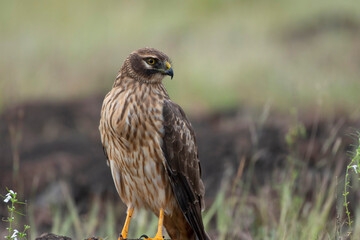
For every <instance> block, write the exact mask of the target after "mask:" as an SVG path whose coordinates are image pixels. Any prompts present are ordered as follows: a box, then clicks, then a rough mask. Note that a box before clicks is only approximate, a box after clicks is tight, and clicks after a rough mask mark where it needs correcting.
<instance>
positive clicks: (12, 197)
mask: <svg viewBox="0 0 360 240" xmlns="http://www.w3.org/2000/svg"><path fill="white" fill-rule="evenodd" d="M7 191H8V193H7V194H6V195H5V197H4V196H1V195H0V196H1V197H3V198H4V202H5V203H6V204H8V206H7V207H8V210H9V216H8V217H7V218H6V219H4V220H3V221H5V222H8V223H9V226H8V227H7V228H6V230H8V232H9V233H8V235H7V236H5V238H6V239H9V240H10V239H12V240H18V239H27V238H26V236H27V234H26V231H27V230H28V229H30V226H29V225H24V230H23V231H22V232H19V231H18V230H17V229H15V228H14V226H13V224H14V221H15V215H16V214H18V215H22V216H24V214H22V213H20V212H18V211H16V207H15V205H16V204H26V203H24V202H20V201H19V200H18V199H17V197H16V196H17V193H16V192H14V191H13V190H9V189H7Z"/></svg>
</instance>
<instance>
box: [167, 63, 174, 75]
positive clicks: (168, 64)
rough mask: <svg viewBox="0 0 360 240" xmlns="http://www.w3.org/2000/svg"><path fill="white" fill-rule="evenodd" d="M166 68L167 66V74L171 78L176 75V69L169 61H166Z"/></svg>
mask: <svg viewBox="0 0 360 240" xmlns="http://www.w3.org/2000/svg"><path fill="white" fill-rule="evenodd" d="M165 68H166V70H165V74H166V75H169V76H170V77H171V79H172V78H173V77H174V71H173V69H172V67H171V65H170V63H169V62H166V63H165Z"/></svg>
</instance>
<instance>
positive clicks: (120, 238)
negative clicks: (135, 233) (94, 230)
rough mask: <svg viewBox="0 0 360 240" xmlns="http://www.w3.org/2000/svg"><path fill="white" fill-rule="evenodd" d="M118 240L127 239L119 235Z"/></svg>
mask: <svg viewBox="0 0 360 240" xmlns="http://www.w3.org/2000/svg"><path fill="white" fill-rule="evenodd" d="M118 240H127V238H124V237H123V236H122V234H121V233H120V234H119V238H118Z"/></svg>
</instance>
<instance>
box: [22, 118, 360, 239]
mask: <svg viewBox="0 0 360 240" xmlns="http://www.w3.org/2000/svg"><path fill="white" fill-rule="evenodd" d="M303 137H305V136H304V133H303V130H302V127H301V124H299V123H295V124H294V127H293V129H290V130H289V132H288V135H287V136H286V140H287V142H288V144H289V149H290V151H289V154H288V156H287V161H286V163H285V165H284V166H282V167H281V168H278V169H275V170H274V171H273V172H272V174H271V175H270V177H269V178H268V179H267V180H266V182H265V183H264V184H260V183H259V182H258V181H254V178H256V175H255V173H256V165H255V163H256V161H257V157H256V155H257V153H254V155H253V157H252V159H250V160H249V163H248V164H247V165H248V167H247V168H246V169H245V171H244V168H243V167H244V166H245V165H243V164H245V163H244V162H243V164H240V166H239V169H238V171H237V174H236V176H235V177H234V178H233V179H226V178H224V179H222V180H221V181H222V184H221V185H222V187H221V188H220V189H221V190H220V191H219V192H218V194H217V195H216V197H215V199H213V201H212V203H211V204H210V205H208V206H207V209H206V211H205V212H204V213H203V220H204V225H205V228H206V230H207V232H208V233H210V235H212V236H215V239H248V238H250V239H259V240H260V239H261V240H279V239H284V240H286V239H293V240H313V239H314V240H315V239H316V240H322V239H350V238H349V236H353V238H352V239H356V237H355V236H359V233H360V224H359V221H360V207H359V206H358V205H356V202H352V203H351V204H350V203H348V200H347V199H349V197H352V196H354V194H356V193H357V192H359V191H360V181H358V180H359V173H355V171H354V170H353V167H352V166H353V165H354V164H357V165H358V156H359V155H358V154H355V155H354V158H353V160H352V161H350V160H349V167H348V168H347V171H346V172H347V173H346V176H347V177H346V179H345V180H344V175H345V173H342V174H341V176H340V177H339V178H338V177H337V176H335V175H334V171H335V172H336V170H334V169H333V168H332V167H331V166H328V167H326V166H325V167H323V168H322V170H321V171H319V172H317V170H314V169H313V168H311V167H309V166H308V165H307V164H305V162H306V161H307V160H306V158H307V157H306V156H303V155H299V154H298V153H297V151H296V146H297V143H296V142H297V141H298V140H301V138H303ZM328 141H330V142H331V141H335V139H332V140H331V139H330V138H329V139H328ZM325 145H326V143H325V144H324V146H325ZM337 151H338V149H333V151H332V153H331V154H330V155H329V156H327V158H328V159H326V162H328V163H329V165H331V164H330V163H331V162H332V161H333V160H332V157H335V156H336V155H337V154H338V152H337ZM355 151H357V153H358V152H359V151H360V146H359V145H357V150H355ZM339 167H340V168H342V164H341V163H339V162H337V163H336V166H335V169H337V168H339ZM358 168H359V167H358ZM331 169H332V170H331ZM350 179H352V181H351V188H350ZM345 183H346V184H345ZM344 186H346V188H345V189H344ZM61 189H62V193H63V195H64V196H65V199H66V201H65V202H66V204H65V206H61V205H56V206H53V207H52V211H51V212H52V222H51V223H50V225H51V226H52V228H51V230H50V232H53V233H55V234H59V235H66V236H70V237H73V238H76V239H84V238H85V237H90V236H99V237H102V238H103V239H114V238H116V237H117V235H118V233H119V232H120V231H121V227H122V224H123V221H124V219H120V216H122V217H123V216H124V213H125V211H126V207H125V206H124V205H123V204H121V203H120V200H119V199H112V200H110V199H108V200H106V201H104V198H101V197H100V196H95V197H94V198H93V199H92V200H91V201H90V202H91V203H90V205H89V207H88V208H87V209H88V210H87V211H84V210H82V212H81V213H80V211H79V209H78V207H77V206H76V205H75V204H74V200H73V199H72V196H71V195H70V194H69V192H68V187H67V185H66V184H65V183H61ZM309 190H310V192H311V194H309ZM344 192H345V193H347V194H345V195H346V196H347V197H348V198H347V199H344V196H343V193H344ZM30 202H31V201H30ZM344 202H345V203H348V204H346V205H345V206H346V208H344ZM349 204H350V205H349ZM350 206H351V209H352V210H349V212H348V211H347V210H346V209H350ZM29 207H31V206H29ZM33 214H34V213H33V211H32V210H30V211H29V215H28V217H29V218H30V219H34V216H33ZM157 222H158V219H157V218H156V217H155V215H153V214H152V213H150V212H147V211H145V210H140V211H137V212H135V215H134V217H133V218H132V221H131V224H130V229H129V237H131V238H136V237H139V236H141V235H142V234H147V235H149V236H152V235H154V234H155V231H156V228H157ZM350 222H351V225H350V224H349V223H350ZM30 223H31V224H30V225H31V231H32V234H36V233H37V232H38V231H37V226H36V224H35V222H34V220H32V221H30ZM32 237H34V235H32Z"/></svg>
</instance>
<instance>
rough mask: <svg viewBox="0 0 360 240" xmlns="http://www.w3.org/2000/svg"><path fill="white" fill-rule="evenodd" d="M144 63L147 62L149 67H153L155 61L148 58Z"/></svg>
mask: <svg viewBox="0 0 360 240" xmlns="http://www.w3.org/2000/svg"><path fill="white" fill-rule="evenodd" d="M146 62H147V63H148V64H150V65H153V64H154V63H155V59H153V58H149V59H147V60H146Z"/></svg>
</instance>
